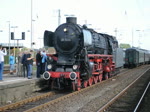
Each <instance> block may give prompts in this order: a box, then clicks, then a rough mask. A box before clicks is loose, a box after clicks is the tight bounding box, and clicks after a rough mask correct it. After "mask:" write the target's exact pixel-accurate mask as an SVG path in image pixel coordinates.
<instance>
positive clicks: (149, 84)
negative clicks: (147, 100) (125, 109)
mask: <svg viewBox="0 0 150 112" xmlns="http://www.w3.org/2000/svg"><path fill="white" fill-rule="evenodd" d="M149 86H150V82H149V83H148V85H147V87H146V89H145V91H144V92H143V94H142V96H141V98H140V100H139V102H138V104H137V105H136V107H135V109H134V112H137V111H138V109H139V107H140V105H141V102H142V101H143V98H144V96H145V94H146V92H147V90H148V88H149Z"/></svg>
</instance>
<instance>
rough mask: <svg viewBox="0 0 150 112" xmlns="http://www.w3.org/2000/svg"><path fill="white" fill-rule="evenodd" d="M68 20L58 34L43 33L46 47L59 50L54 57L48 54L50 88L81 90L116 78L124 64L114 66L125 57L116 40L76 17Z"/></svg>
mask: <svg viewBox="0 0 150 112" xmlns="http://www.w3.org/2000/svg"><path fill="white" fill-rule="evenodd" d="M66 21H67V22H66V23H64V24H62V25H60V26H59V27H58V28H57V29H56V31H55V32H51V31H45V33H44V46H47V47H54V48H55V50H56V54H55V55H51V54H47V55H48V56H49V59H48V61H47V71H46V72H45V73H44V74H43V76H44V79H46V80H49V81H50V85H51V88H59V89H61V88H65V87H71V88H72V89H73V90H80V89H81V88H82V87H87V86H90V85H92V84H93V83H97V82H98V81H102V79H107V78H109V77H110V76H112V75H114V74H115V68H118V67H120V66H122V65H123V64H122V63H121V65H120V64H117V66H116V63H115V61H116V59H117V58H116V57H119V56H120V53H122V54H123V52H122V51H120V50H119V48H118V41H117V40H116V38H115V37H113V36H110V35H107V34H102V33H97V32H96V31H94V30H93V29H90V28H87V27H86V26H85V25H83V26H80V25H78V24H77V23H76V18H75V17H68V18H66Z"/></svg>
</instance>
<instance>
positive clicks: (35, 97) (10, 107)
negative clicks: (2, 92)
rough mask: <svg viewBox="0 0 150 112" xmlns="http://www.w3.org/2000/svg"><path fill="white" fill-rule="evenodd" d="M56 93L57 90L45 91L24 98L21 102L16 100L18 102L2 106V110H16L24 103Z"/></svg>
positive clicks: (1, 111) (0, 109)
mask: <svg viewBox="0 0 150 112" xmlns="http://www.w3.org/2000/svg"><path fill="white" fill-rule="evenodd" d="M55 94H56V93H55V92H48V93H45V94H42V95H38V96H34V97H31V98H27V99H25V100H22V101H19V102H16V103H12V104H8V105H5V106H2V107H0V112H3V111H4V112H6V111H7V112H9V111H14V110H15V109H17V108H19V107H22V106H23V105H26V104H28V103H31V102H36V101H39V100H42V99H45V98H47V97H50V96H53V95H55Z"/></svg>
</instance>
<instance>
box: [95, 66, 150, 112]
mask: <svg viewBox="0 0 150 112" xmlns="http://www.w3.org/2000/svg"><path fill="white" fill-rule="evenodd" d="M148 70H149V68H148V69H147V70H146V71H145V72H144V73H142V74H141V75H140V76H139V77H137V78H136V79H135V80H134V81H133V82H132V83H131V84H129V85H128V86H127V87H126V88H125V89H123V90H122V91H121V92H120V93H119V94H118V95H116V96H115V97H114V98H113V99H111V100H110V101H109V102H108V103H107V104H105V105H104V106H103V107H101V108H100V109H99V110H98V111H97V112H104V111H105V110H106V109H107V108H108V107H109V106H110V105H111V104H113V102H115V101H116V100H117V99H118V98H119V97H120V96H122V95H123V94H124V93H125V92H126V91H127V90H128V89H129V88H130V87H131V86H132V85H133V84H134V83H135V82H136V81H137V80H138V79H140V78H141V77H142V76H143V75H144V74H145V73H146V72H147V71H148Z"/></svg>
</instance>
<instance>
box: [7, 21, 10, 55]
mask: <svg viewBox="0 0 150 112" xmlns="http://www.w3.org/2000/svg"><path fill="white" fill-rule="evenodd" d="M7 22H8V28H9V31H8V35H9V36H8V39H9V57H10V21H7Z"/></svg>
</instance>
